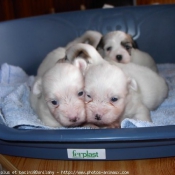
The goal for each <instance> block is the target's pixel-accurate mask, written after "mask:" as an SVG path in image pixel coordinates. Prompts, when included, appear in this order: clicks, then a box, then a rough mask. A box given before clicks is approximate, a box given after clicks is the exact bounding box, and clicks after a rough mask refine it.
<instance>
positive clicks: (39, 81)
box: [32, 77, 42, 96]
mask: <svg viewBox="0 0 175 175" xmlns="http://www.w3.org/2000/svg"><path fill="white" fill-rule="evenodd" d="M41 84H42V79H41V77H39V78H38V79H37V80H36V81H35V83H34V85H33V88H32V92H33V94H35V95H37V96H40V95H41V91H42V88H41Z"/></svg>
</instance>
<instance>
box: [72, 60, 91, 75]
mask: <svg viewBox="0 0 175 175" xmlns="http://www.w3.org/2000/svg"><path fill="white" fill-rule="evenodd" d="M73 65H75V66H76V67H78V68H79V69H80V71H81V72H82V74H83V75H84V73H85V71H86V69H87V67H88V64H87V62H86V61H85V60H84V59H81V58H78V59H75V60H74V62H73Z"/></svg>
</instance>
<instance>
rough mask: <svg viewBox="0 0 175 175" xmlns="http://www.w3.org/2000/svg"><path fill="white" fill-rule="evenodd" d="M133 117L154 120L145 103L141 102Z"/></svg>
mask: <svg viewBox="0 0 175 175" xmlns="http://www.w3.org/2000/svg"><path fill="white" fill-rule="evenodd" d="M133 119H135V120H142V121H148V122H152V120H151V116H150V111H149V110H148V108H147V107H146V106H145V105H143V104H140V105H139V106H138V107H137V111H136V113H135V115H134V116H133Z"/></svg>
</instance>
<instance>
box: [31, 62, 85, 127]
mask: <svg viewBox="0 0 175 175" xmlns="http://www.w3.org/2000/svg"><path fill="white" fill-rule="evenodd" d="M80 64H81V63H75V65H72V64H69V63H56V64H55V66H53V67H52V68H51V69H49V70H48V71H46V73H45V74H44V75H43V76H41V77H40V76H39V77H37V78H36V81H35V83H34V85H33V89H32V92H31V98H30V99H31V105H32V107H33V109H34V110H35V112H36V113H37V115H38V116H39V118H40V119H41V121H43V123H44V124H45V125H47V126H51V127H62V126H64V127H75V126H79V125H81V124H82V123H84V122H85V107H84V78H83V75H82V73H81V71H80V68H79V67H80Z"/></svg>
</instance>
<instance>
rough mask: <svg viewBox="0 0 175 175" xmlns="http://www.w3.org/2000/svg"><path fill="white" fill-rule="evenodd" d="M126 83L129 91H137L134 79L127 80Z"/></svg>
mask: <svg viewBox="0 0 175 175" xmlns="http://www.w3.org/2000/svg"><path fill="white" fill-rule="evenodd" d="M128 83H129V88H130V89H132V90H134V91H138V84H137V82H136V80H135V79H133V78H129V79H128Z"/></svg>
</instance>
